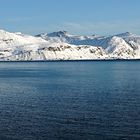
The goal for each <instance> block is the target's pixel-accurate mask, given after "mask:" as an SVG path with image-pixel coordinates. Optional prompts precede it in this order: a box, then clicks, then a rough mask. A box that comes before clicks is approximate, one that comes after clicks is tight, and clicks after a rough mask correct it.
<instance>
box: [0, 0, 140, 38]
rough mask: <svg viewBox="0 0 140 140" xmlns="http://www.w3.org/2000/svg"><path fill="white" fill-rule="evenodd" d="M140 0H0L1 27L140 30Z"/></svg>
mask: <svg viewBox="0 0 140 140" xmlns="http://www.w3.org/2000/svg"><path fill="white" fill-rule="evenodd" d="M139 7H140V0H0V28H1V29H5V30H8V31H11V32H16V31H21V32H23V33H29V34H37V33H42V32H52V31H57V30H67V31H69V32H70V33H73V34H99V35H101V34H103V35H106V34H116V33H120V32H126V31H129V32H133V33H136V34H140V8H139Z"/></svg>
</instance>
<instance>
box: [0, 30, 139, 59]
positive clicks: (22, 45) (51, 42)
mask: <svg viewBox="0 0 140 140" xmlns="http://www.w3.org/2000/svg"><path fill="white" fill-rule="evenodd" d="M85 59H86V60H89V59H90V60H92V59H140V37H139V36H137V35H134V34H132V33H129V32H127V33H123V34H119V35H114V36H107V37H105V36H101V37H100V36H96V35H92V36H76V35H70V34H69V33H68V32H66V31H59V32H53V33H50V34H46V33H45V34H39V35H37V36H35V37H34V36H31V35H25V34H22V33H20V32H18V33H10V32H7V31H4V30H0V60H1V61H6V60H9V61H13V60H14V61H16V60H85Z"/></svg>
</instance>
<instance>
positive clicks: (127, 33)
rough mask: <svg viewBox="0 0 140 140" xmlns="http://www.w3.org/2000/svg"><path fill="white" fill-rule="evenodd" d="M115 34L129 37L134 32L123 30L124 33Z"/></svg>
mask: <svg viewBox="0 0 140 140" xmlns="http://www.w3.org/2000/svg"><path fill="white" fill-rule="evenodd" d="M116 36H118V37H130V36H134V34H133V33H131V32H124V33H121V34H118V35H116Z"/></svg>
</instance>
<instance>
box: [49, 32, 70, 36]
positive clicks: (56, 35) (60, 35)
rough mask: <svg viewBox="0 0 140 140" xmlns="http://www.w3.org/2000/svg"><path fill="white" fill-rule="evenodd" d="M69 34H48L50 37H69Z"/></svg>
mask: <svg viewBox="0 0 140 140" xmlns="http://www.w3.org/2000/svg"><path fill="white" fill-rule="evenodd" d="M68 35H69V34H68V32H67V31H58V32H53V33H50V34H48V36H49V37H65V36H68Z"/></svg>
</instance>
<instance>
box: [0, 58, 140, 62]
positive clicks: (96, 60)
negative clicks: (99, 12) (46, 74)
mask: <svg viewBox="0 0 140 140" xmlns="http://www.w3.org/2000/svg"><path fill="white" fill-rule="evenodd" d="M92 61H93V62H99V61H104V62H107V61H109V62H110V61H117V62H118V61H140V59H83V60H14V61H12V60H2V61H0V63H9V62H33V63H34V62H92Z"/></svg>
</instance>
